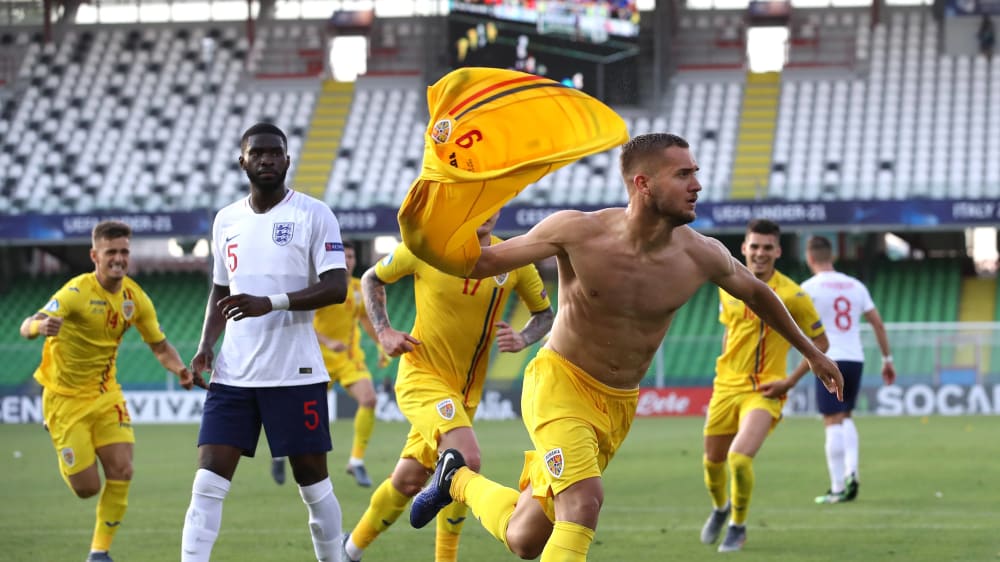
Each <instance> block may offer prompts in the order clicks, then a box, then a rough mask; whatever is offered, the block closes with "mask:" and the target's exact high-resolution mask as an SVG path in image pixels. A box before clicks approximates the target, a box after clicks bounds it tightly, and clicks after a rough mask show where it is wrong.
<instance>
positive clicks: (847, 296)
mask: <svg viewBox="0 0 1000 562" xmlns="http://www.w3.org/2000/svg"><path fill="white" fill-rule="evenodd" d="M806 263H808V264H809V269H810V270H812V272H813V277H811V278H810V279H808V280H807V281H806V282H805V283H803V284H802V288H803V289H804V290H805V291H806V292H807V293H809V296H811V297H812V299H813V303H814V304H815V305H816V310H817V311H818V312H819V314H820V317H821V318H822V319H823V325H824V326H826V333H827V337H828V338H829V340H830V348H829V349H827V351H826V355H827V356H828V357H829V358H830V359H833V360H834V361H836V362H837V365H838V366H839V367H840V372H841V373H843V375H844V401H843V402H838V401H836V400H831V399H830V397H829V395H827V394H826V393H825V392H821V391H820V388H817V389H816V404H817V406H818V407H819V411H820V413H821V414H823V425H824V426H826V465H827V469H828V470H829V471H830V489H829V490H828V491H827V492H826V493H825V494H823V495H822V496H818V497H817V498H816V503H840V502H845V501H851V500H853V499H854V498H856V497H857V496H858V430H857V428H856V427H855V426H854V420H853V419H851V411H852V410H854V404H855V402H856V401H857V398H858V391H859V389H860V388H861V368H862V366H863V365H864V360H865V354H864V350H862V348H861V317H862V316H864V317H865V319H866V320H868V323H869V324H871V325H872V331H874V332H875V339H876V340H878V346H879V348H880V349H881V350H882V382H884V383H885V384H892V383H893V381H895V380H896V369H895V367H893V365H892V354H891V353H890V352H889V337H888V336H887V335H886V332H885V325H884V324H882V317H881V316H879V313H878V310H876V309H875V303H874V302H872V297H871V295H870V294H869V293H868V288H867V287H865V285H864V284H863V283H862V282H861V281H858V280H857V279H855V278H854V277H851V276H849V275H845V274H843V273H840V272H839V271H837V270H835V269H834V268H833V246H832V245H831V244H830V241H829V240H827V239H826V238H823V237H822V236H813V237H811V238H810V239H809V241H808V242H806Z"/></svg>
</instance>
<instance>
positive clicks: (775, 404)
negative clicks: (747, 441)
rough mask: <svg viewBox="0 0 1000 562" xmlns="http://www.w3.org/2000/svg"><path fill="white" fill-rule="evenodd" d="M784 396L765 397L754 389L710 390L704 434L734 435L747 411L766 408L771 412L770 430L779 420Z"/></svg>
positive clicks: (776, 425) (772, 429)
mask: <svg viewBox="0 0 1000 562" xmlns="http://www.w3.org/2000/svg"><path fill="white" fill-rule="evenodd" d="M785 400H786V398H766V397H765V396H764V395H763V394H761V393H760V392H758V391H754V390H747V391H745V392H718V391H714V392H712V399H711V400H710V401H709V403H708V414H707V415H706V417H705V435H735V434H736V432H737V431H738V430H739V428H740V422H741V421H742V420H743V417H744V416H746V415H747V413H748V412H750V411H753V410H767V412H768V413H769V414H771V431H774V428H775V427H778V422H780V421H781V409H782V408H783V407H784V405H785Z"/></svg>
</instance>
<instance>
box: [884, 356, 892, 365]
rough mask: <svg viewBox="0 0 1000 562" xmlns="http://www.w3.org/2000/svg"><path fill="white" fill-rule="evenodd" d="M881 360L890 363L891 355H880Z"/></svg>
mask: <svg viewBox="0 0 1000 562" xmlns="http://www.w3.org/2000/svg"><path fill="white" fill-rule="evenodd" d="M882 362H883V363H892V355H883V356H882Z"/></svg>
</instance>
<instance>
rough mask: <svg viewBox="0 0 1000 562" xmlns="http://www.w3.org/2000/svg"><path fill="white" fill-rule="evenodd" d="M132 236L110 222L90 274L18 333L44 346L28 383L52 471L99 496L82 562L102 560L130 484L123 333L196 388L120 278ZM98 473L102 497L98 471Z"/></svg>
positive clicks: (101, 227) (134, 289) (144, 303)
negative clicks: (120, 364) (38, 402)
mask: <svg viewBox="0 0 1000 562" xmlns="http://www.w3.org/2000/svg"><path fill="white" fill-rule="evenodd" d="M131 236H132V229H131V228H129V226H128V225H127V224H124V223H121V222H116V221H104V222H101V223H98V224H97V225H96V226H95V227H94V230H93V234H92V238H93V240H92V242H93V247H92V248H91V249H90V259H91V260H92V261H93V262H94V267H95V270H94V272H93V273H85V274H83V275H78V276H76V277H74V278H73V279H70V280H69V282H68V283H66V284H65V285H63V287H62V288H61V289H59V291H58V292H56V294H55V295H53V296H52V298H51V299H50V300H49V302H48V304H46V305H45V307H43V308H42V309H41V310H39V311H38V312H37V313H35V314H33V315H31V316H29V317H28V318H25V319H24V322H22V323H21V335H22V336H23V337H25V338H28V339H34V338H36V337H38V336H39V335H41V336H45V346H44V347H43V348H42V363H41V365H39V367H38V369H37V370H36V371H35V379H36V380H37V381H38V382H39V383H40V384H41V385H42V387H43V393H42V411H43V413H44V416H45V427H46V428H47V429H48V431H49V435H50V436H51V437H52V444H53V445H55V448H56V453H58V457H59V469H60V472H61V473H62V477H63V479H64V480H65V481H66V483H67V484H69V487H70V489H72V490H73V493H74V494H76V495H77V496H78V497H80V498H89V497H91V496H94V495H97V494H98V493H100V494H101V497H100V500H98V502H97V522H96V524H95V525H94V536H93V539H92V541H91V544H90V555H89V556H88V558H87V560H111V558H110V557H109V556H108V549H110V548H111V541H112V540H113V539H114V536H115V532H116V531H118V528H119V526H120V525H121V523H122V520H123V519H124V517H125V509H126V507H127V506H128V489H129V484H130V483H131V480H132V446H133V444H134V443H135V435H134V434H133V432H132V423H131V418H130V417H129V413H128V407H127V406H126V403H125V396H124V395H123V394H122V389H121V386H120V385H119V384H118V381H117V379H116V377H115V374H116V370H117V369H116V367H115V359H116V357H117V355H118V345H119V344H120V343H121V341H122V337H123V336H124V335H125V332H126V330H128V329H129V327H131V326H132V325H135V327H136V328H137V329H138V330H139V333H140V334H141V335H142V339H143V341H145V342H146V343H147V344H148V345H149V348H150V349H151V350H153V354H155V355H156V358H157V359H158V360H159V361H160V364H162V365H163V366H164V367H165V368H166V369H168V370H169V371H171V372H173V373H174V374H176V375H177V377H178V378H179V379H180V384H181V386H183V387H184V388H185V389H191V388H192V387H193V386H194V385H198V386H200V387H202V388H204V387H205V381H204V380H202V378H201V376H200V375H197V374H192V373H191V372H190V371H189V370H188V369H187V367H185V366H184V362H183V361H181V358H180V356H179V355H178V354H177V350H176V349H174V346H173V345H171V344H170V342H169V341H167V337H166V336H165V335H164V334H163V331H162V330H161V329H160V323H159V322H158V321H157V320H156V310H155V309H154V308H153V302H152V301H151V300H150V299H149V297H148V296H147V295H146V293H144V292H143V290H142V289H141V288H140V287H139V285H138V284H137V283H136V282H135V281H133V280H132V279H131V278H129V277H128V276H127V275H126V273H127V272H128V260H129V238H130V237H131ZM97 459H100V460H101V466H102V467H103V468H104V480H105V482H104V488H103V490H102V488H101V477H100V474H99V473H98V470H97Z"/></svg>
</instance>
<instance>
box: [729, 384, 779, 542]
mask: <svg viewBox="0 0 1000 562" xmlns="http://www.w3.org/2000/svg"><path fill="white" fill-rule="evenodd" d="M782 405H783V401H781V400H775V399H770V398H765V397H763V396H762V395H760V394H757V393H750V394H749V395H748V396H747V397H746V398H745V399H743V400H742V403H741V405H740V428H739V431H737V433H736V437H735V438H734V439H733V443H732V445H731V446H730V448H729V455H728V457H727V462H728V464H729V472H730V478H731V481H730V488H731V490H732V515H731V518H730V522H729V528H728V529H727V531H726V537H725V538H724V539H723V540H722V543H720V544H719V551H720V552H729V551H734V550H741V549H742V548H743V543H744V542H745V541H746V520H747V516H748V515H749V511H750V500H751V497H752V496H753V488H754V471H753V459H754V457H755V456H756V455H757V452H758V451H759V450H760V447H761V446H762V445H763V444H764V440H765V439H767V436H768V435H769V434H770V433H771V431H772V430H773V429H774V427H775V425H776V424H777V422H778V420H780V419H781V407H782Z"/></svg>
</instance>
